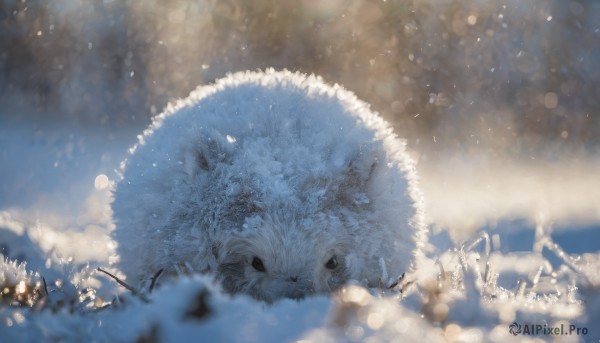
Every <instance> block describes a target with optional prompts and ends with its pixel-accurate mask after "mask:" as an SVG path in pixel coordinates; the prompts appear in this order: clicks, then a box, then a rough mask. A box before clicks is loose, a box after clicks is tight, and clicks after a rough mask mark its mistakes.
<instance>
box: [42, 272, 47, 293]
mask: <svg viewBox="0 0 600 343" xmlns="http://www.w3.org/2000/svg"><path fill="white" fill-rule="evenodd" d="M42 282H43V283H44V292H46V296H48V287H47V286H46V278H45V277H43V276H42Z"/></svg>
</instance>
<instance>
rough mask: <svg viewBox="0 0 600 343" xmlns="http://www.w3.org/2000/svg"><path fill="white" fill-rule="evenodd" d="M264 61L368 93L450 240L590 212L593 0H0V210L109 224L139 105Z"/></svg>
mask: <svg viewBox="0 0 600 343" xmlns="http://www.w3.org/2000/svg"><path fill="white" fill-rule="evenodd" d="M266 67H274V68H277V69H281V68H287V69H290V70H299V71H302V72H305V73H314V74H319V75H321V76H323V78H324V79H325V80H326V81H328V82H330V83H340V84H342V85H344V86H345V87H346V88H348V89H349V90H351V91H353V92H355V93H356V94H357V95H358V97H359V98H361V99H362V100H364V101H366V102H369V103H370V104H371V105H372V108H373V109H374V110H375V111H377V112H379V113H380V114H381V115H382V116H383V117H385V118H386V119H387V120H388V121H389V122H390V123H392V125H393V126H394V129H395V130H396V132H397V133H398V135H400V136H402V137H405V138H406V139H407V140H408V146H409V149H410V151H411V154H412V155H413V157H414V158H415V159H416V160H417V161H418V169H419V172H420V174H421V178H422V187H423V190H424V192H425V196H426V199H427V206H428V211H429V216H430V220H431V221H432V223H433V224H434V227H435V228H444V227H446V228H450V229H451V230H450V232H451V235H452V236H453V237H454V238H456V239H463V238H464V237H468V236H469V235H471V234H472V232H473V231H474V230H475V229H477V228H480V227H481V226H483V225H491V226H494V225H496V224H495V223H497V221H498V220H502V219H507V218H508V219H509V220H510V219H514V218H521V219H525V220H527V221H530V222H533V221H536V220H537V221H539V220H540V218H543V220H546V221H553V222H557V223H562V224H560V225H559V226H561V227H563V228H569V227H572V226H577V225H589V224H590V223H591V224H592V225H594V223H598V222H600V159H599V158H598V157H599V154H598V149H599V148H600V111H599V110H600V2H598V1H595V0H578V1H568V0H530V1H521V0H504V1H496V0H493V1H492V0H462V1H458V0H437V1H436V0H412V1H395V0H387V1H385V0H380V1H358V0H353V1H346V0H330V1H326V2H325V1H311V0H304V1H292V0H289V1H276V0H260V1H243V0H239V1H233V0H198V1H180V0H171V1H155V0H145V1H134V0H131V1H111V0H52V1H46V0H39V1H38V0H0V211H6V212H5V213H10V215H11V216H13V217H15V216H17V217H18V216H19V215H21V216H23V217H24V218H26V219H27V220H34V219H36V218H39V216H41V213H52V214H53V215H56V214H57V213H63V214H65V213H66V214H68V216H67V217H68V218H69V220H70V221H73V222H75V223H76V224H75V225H78V223H79V224H81V223H83V222H85V223H89V222H106V221H109V220H108V219H107V218H108V217H109V215H108V217H107V214H106V213H107V212H106V211H107V203H108V198H109V195H108V192H107V189H108V188H109V184H108V183H107V182H108V181H107V180H109V181H114V180H115V179H116V173H115V169H116V168H118V165H119V161H120V160H121V159H122V158H123V157H124V156H125V154H126V152H127V148H128V147H129V146H131V145H132V144H133V143H134V142H135V140H136V138H135V136H136V134H139V133H140V132H141V131H142V129H143V128H144V127H145V126H147V125H148V124H149V123H150V120H151V117H152V116H153V115H156V114H158V113H160V111H161V110H162V108H163V107H164V106H165V105H166V104H167V103H168V102H169V101H170V100H172V99H175V98H179V97H185V96H186V95H187V94H188V93H189V92H190V91H191V90H193V89H194V88H195V87H196V86H198V85H200V84H206V83H210V82H212V81H213V80H215V79H216V78H220V77H222V76H224V75H225V74H226V73H228V72H234V71H239V70H246V69H257V68H261V69H262V68H266ZM19 213H20V214H19ZM90 213H91V214H90ZM94 218H96V219H94ZM98 218H103V219H98ZM0 219H1V218H0ZM0 224H2V223H1V221H0Z"/></svg>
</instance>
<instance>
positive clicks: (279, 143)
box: [112, 70, 425, 301]
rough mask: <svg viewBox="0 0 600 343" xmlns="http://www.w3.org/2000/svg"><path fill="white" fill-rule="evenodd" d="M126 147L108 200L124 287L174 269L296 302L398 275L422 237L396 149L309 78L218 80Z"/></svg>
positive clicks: (417, 197)
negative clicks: (351, 284)
mask: <svg viewBox="0 0 600 343" xmlns="http://www.w3.org/2000/svg"><path fill="white" fill-rule="evenodd" d="M130 152H131V154H130V156H129V157H128V159H127V160H126V161H124V162H123V164H122V172H123V174H122V180H120V182H119V183H118V185H117V188H116V191H115V193H114V202H113V204H112V208H113V212H114V218H115V221H116V225H117V229H116V230H115V233H114V237H115V239H116V241H117V242H118V244H119V246H118V252H119V255H120V267H121V270H122V271H123V272H124V273H125V274H126V276H127V279H128V280H129V281H130V282H134V283H137V282H140V281H143V280H144V279H147V278H149V277H151V276H152V275H153V274H154V273H155V272H156V271H158V270H159V269H161V268H164V269H165V270H166V271H167V272H168V273H171V274H173V273H174V272H175V270H176V268H177V266H178V265H185V266H186V267H187V268H191V269H193V270H194V271H199V272H203V271H211V272H213V273H214V274H215V275H216V276H217V277H218V278H219V279H220V280H221V282H222V284H223V287H224V288H225V289H226V290H228V291H230V292H231V293H237V292H242V293H247V294H250V295H252V296H254V297H256V298H258V299H263V300H266V301H272V300H275V299H277V298H280V297H292V298H297V297H302V296H304V295H306V294H312V293H317V292H329V291H331V290H334V289H336V288H338V287H339V286H341V285H342V284H344V283H345V282H347V281H348V280H351V279H352V280H357V281H359V282H362V283H363V284H365V285H367V286H376V285H377V284H378V282H379V280H380V279H381V278H382V276H383V277H385V278H386V279H387V280H383V281H384V282H388V281H389V280H391V279H394V278H397V277H398V276H400V275H401V274H402V273H404V272H408V271H409V270H410V269H411V267H414V263H415V260H416V256H417V255H418V254H419V251H420V246H421V244H422V241H423V239H424V235H425V224H424V220H423V213H422V208H423V204H422V199H421V194H420V192H419V190H418V187H417V177H416V172H415V169H414V166H413V163H412V162H411V161H410V159H409V157H408V156H407V154H406V152H405V143H404V141H402V140H400V139H398V138H397V137H396V136H395V134H394V133H393V132H392V129H391V128H390V127H389V125H388V124H387V123H386V122H385V121H384V120H383V119H381V118H380V117H379V116H378V115H377V114H375V113H373V112H372V111H371V110H370V109H369V107H368V105H367V104H365V103H364V102H362V101H360V100H358V99H357V98H356V97H355V96H354V95H353V94H352V93H351V92H349V91H347V90H344V89H343V88H342V87H340V86H338V85H335V86H329V85H326V84H325V83H324V82H323V81H322V80H321V79H320V78H319V77H315V76H306V75H303V74H299V73H292V72H288V71H282V72H277V71H274V70H267V71H265V72H243V73H237V74H233V75H229V76H228V77H226V78H224V79H221V80H219V81H217V82H216V84H214V85H211V86H202V87H199V88H198V89H197V90H195V91H194V92H192V93H191V94H190V96H189V97H188V98H186V99H183V100H179V101H178V102H176V103H175V104H172V105H169V107H168V108H167V109H166V110H165V112H164V113H162V114H160V115H159V116H157V117H156V118H155V119H154V122H153V123H152V125H151V126H150V127H149V128H148V129H147V130H145V131H144V134H143V136H140V137H139V143H138V144H137V145H136V146H134V147H133V148H132V149H131V151H130ZM256 258H258V259H259V260H260V262H262V267H263V268H262V269H264V270H262V271H261V270H260V269H261V268H258V269H257V268H256V267H257V263H254V266H253V262H256ZM333 260H335V261H333ZM258 267H260V266H258ZM332 267H333V268H332ZM386 275H387V276H386ZM388 276H389V278H388Z"/></svg>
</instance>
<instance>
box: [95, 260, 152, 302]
mask: <svg viewBox="0 0 600 343" xmlns="http://www.w3.org/2000/svg"><path fill="white" fill-rule="evenodd" d="M97 270H98V271H99V272H103V273H104V274H106V275H108V276H110V277H111V278H113V279H114V280H115V281H117V283H118V284H119V285H121V286H123V287H125V288H126V289H127V290H128V291H130V292H131V294H133V295H135V296H138V297H140V299H142V300H143V301H144V302H149V300H148V298H146V297H145V296H144V295H143V294H141V293H140V292H138V291H137V289H135V288H134V287H132V286H130V285H128V284H127V283H125V281H123V280H121V279H119V278H118V277H116V276H114V275H113V274H111V273H109V272H107V271H106V270H104V269H102V268H100V267H98V268H97Z"/></svg>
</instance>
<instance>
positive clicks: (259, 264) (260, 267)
mask: <svg viewBox="0 0 600 343" xmlns="http://www.w3.org/2000/svg"><path fill="white" fill-rule="evenodd" d="M252 267H253V268H254V269H256V270H257V271H259V272H263V273H264V272H265V265H264V264H263V261H262V260H261V259H260V258H258V257H256V256H254V258H253V259H252Z"/></svg>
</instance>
